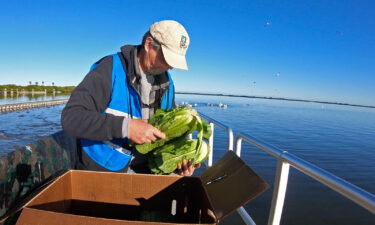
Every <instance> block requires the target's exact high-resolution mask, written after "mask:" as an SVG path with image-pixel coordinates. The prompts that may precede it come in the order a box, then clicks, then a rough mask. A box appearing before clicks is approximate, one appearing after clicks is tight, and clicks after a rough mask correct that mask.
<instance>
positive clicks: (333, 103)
mask: <svg viewBox="0 0 375 225" xmlns="http://www.w3.org/2000/svg"><path fill="white" fill-rule="evenodd" d="M176 94H189V95H209V96H224V97H240V98H260V99H269V100H283V101H295V102H312V103H321V104H330V105H344V106H354V107H362V108H372V109H375V106H372V105H360V104H352V103H344V102H330V101H318V100H309V99H295V98H284V97H267V96H255V95H239V94H220V93H201V92H188V91H176Z"/></svg>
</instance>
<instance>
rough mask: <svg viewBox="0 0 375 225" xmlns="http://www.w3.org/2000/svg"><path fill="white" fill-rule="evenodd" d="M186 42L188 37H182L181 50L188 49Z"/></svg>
mask: <svg viewBox="0 0 375 225" xmlns="http://www.w3.org/2000/svg"><path fill="white" fill-rule="evenodd" d="M186 40H187V38H186V36H184V35H181V41H180V48H185V49H186V48H187V46H186Z"/></svg>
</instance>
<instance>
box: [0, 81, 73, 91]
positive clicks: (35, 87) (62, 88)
mask: <svg viewBox="0 0 375 225" xmlns="http://www.w3.org/2000/svg"><path fill="white" fill-rule="evenodd" d="M42 84H43V85H38V82H35V84H31V82H29V85H27V86H22V85H15V84H5V85H0V91H1V92H3V91H4V90H5V88H6V89H7V92H10V91H11V89H13V91H14V92H15V91H16V90H17V89H18V91H22V90H25V91H28V92H31V91H32V90H34V91H44V90H47V92H53V90H55V91H56V92H57V93H71V92H72V91H73V89H74V88H75V86H54V83H52V86H44V82H42Z"/></svg>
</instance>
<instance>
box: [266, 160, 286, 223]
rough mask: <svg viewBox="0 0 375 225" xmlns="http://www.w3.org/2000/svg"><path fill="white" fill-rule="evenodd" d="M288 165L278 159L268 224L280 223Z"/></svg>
mask: <svg viewBox="0 0 375 225" xmlns="http://www.w3.org/2000/svg"><path fill="white" fill-rule="evenodd" d="M289 167H290V166H289V163H286V162H284V161H283V160H281V159H278V163H277V170H276V177H275V185H274V188H273V195H272V203H271V210H270V215H269V217H268V225H279V224H280V220H281V215H282V212H283V207H284V200H285V193H286V188H287V184H288V175H289Z"/></svg>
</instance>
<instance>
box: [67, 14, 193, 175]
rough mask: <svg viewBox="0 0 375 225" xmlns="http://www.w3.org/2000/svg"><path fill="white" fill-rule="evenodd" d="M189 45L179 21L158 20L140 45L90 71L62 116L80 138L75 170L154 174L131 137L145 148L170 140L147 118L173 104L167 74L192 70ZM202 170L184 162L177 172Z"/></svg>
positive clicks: (96, 65) (190, 173) (109, 58)
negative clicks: (188, 64)
mask: <svg viewBox="0 0 375 225" xmlns="http://www.w3.org/2000/svg"><path fill="white" fill-rule="evenodd" d="M189 42H190V39H189V36H188V34H187V32H186V30H185V28H184V27H183V26H182V25H181V24H179V23H178V22H176V21H173V20H164V21H160V22H156V23H154V24H152V25H151V26H150V29H149V31H148V32H146V34H145V35H144V37H143V40H142V44H141V45H139V46H132V45H126V46H123V47H122V48H121V52H119V53H117V54H114V55H110V56H106V57H104V58H102V59H101V60H99V61H98V62H96V63H95V64H94V65H93V66H92V67H91V70H90V72H89V73H88V74H87V75H86V77H85V78H84V80H83V81H82V82H81V83H80V84H79V85H78V86H77V87H76V89H75V90H74V91H73V93H72V95H71V97H70V99H69V101H68V103H67V105H66V106H65V108H64V110H63V112H62V116H61V123H62V126H63V129H64V130H65V131H66V132H67V133H69V134H70V135H72V136H75V137H77V138H78V150H77V154H78V160H77V165H76V169H84V170H99V171H118V172H140V173H147V172H149V171H148V167H147V157H146V156H144V155H141V154H140V153H138V152H137V151H136V150H134V148H130V147H129V145H128V144H129V139H130V140H132V141H133V142H135V143H137V144H142V143H149V142H152V141H155V140H156V139H158V138H165V135H164V133H162V132H161V131H160V130H158V129H156V128H155V127H153V126H152V125H150V124H148V123H147V120H148V119H149V118H150V117H151V116H152V115H153V114H154V112H155V111H156V109H158V108H163V109H170V108H172V107H173V106H174V85H173V81H172V79H171V77H170V74H169V73H168V72H167V71H168V70H169V69H172V68H179V69H184V70H187V69H188V68H187V63H186V59H185V54H186V51H187V49H188V46H189ZM132 149H133V150H132ZM198 166H199V165H195V166H194V165H191V162H186V161H184V162H183V163H182V165H181V164H178V171H176V172H177V173H178V174H180V175H185V176H189V175H192V173H193V172H194V169H195V167H198Z"/></svg>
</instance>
